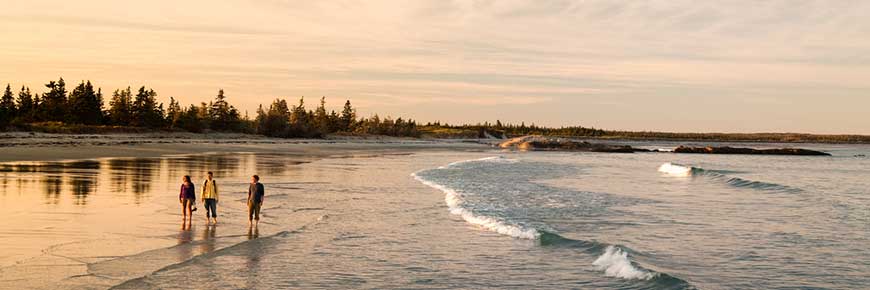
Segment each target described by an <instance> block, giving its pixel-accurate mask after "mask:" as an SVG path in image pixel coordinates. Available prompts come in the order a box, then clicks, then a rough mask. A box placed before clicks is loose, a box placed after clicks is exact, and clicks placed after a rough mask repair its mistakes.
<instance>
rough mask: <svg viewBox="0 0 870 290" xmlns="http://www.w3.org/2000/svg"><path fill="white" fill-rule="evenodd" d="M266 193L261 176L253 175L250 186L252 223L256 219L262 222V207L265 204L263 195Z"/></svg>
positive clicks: (249, 204)
mask: <svg viewBox="0 0 870 290" xmlns="http://www.w3.org/2000/svg"><path fill="white" fill-rule="evenodd" d="M264 195H265V192H264V188H263V184H262V183H260V177H259V176H257V175H254V176H252V177H251V185H250V186H249V187H248V222H249V223H251V224H252V225H253V224H254V221H257V224H259V223H260V207H262V206H263V197H264Z"/></svg>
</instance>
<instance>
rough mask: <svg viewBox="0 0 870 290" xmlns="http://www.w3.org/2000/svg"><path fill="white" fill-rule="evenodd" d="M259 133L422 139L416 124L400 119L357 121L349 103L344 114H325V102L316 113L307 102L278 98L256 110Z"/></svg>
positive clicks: (285, 135)
mask: <svg viewBox="0 0 870 290" xmlns="http://www.w3.org/2000/svg"><path fill="white" fill-rule="evenodd" d="M255 123H256V127H257V133H258V134H262V135H266V136H271V137H306V138H313V137H321V136H322V135H324V134H331V133H358V134H368V135H387V136H406V137H419V136H420V133H419V131H418V130H417V123H416V122H415V121H414V120H403V119H402V118H398V119H395V120H393V119H392V118H389V117H387V118H383V119H382V118H380V117H379V116H378V115H374V116H372V117H371V118H362V119H359V120H358V119H357V116H356V110H355V109H354V108H353V107H352V106H351V104H350V101H346V102H345V103H344V108H343V109H342V111H341V113H340V114H339V113H336V112H335V111H330V112H328V113H327V112H326V99H325V98H321V99H320V106H318V107H317V109H316V110H314V111H307V110H306V109H305V99H304V98H301V99H299V105H297V106H292V107H291V106H288V105H287V101H285V100H282V99H276V100H275V101H274V102H272V104H271V105H270V106H269V109H264V108H263V106H262V105H260V108H259V109H257V119H256V120H255Z"/></svg>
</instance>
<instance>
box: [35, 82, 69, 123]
mask: <svg viewBox="0 0 870 290" xmlns="http://www.w3.org/2000/svg"><path fill="white" fill-rule="evenodd" d="M45 87H47V88H48V90H49V91H48V92H47V93H44V94H42V102H41V103H40V104H39V112H38V114H39V115H40V116H41V119H42V120H45V121H61V122H62V121H65V120H66V119H67V117H68V116H69V114H68V113H69V111H68V110H67V96H66V93H67V91H66V83H65V82H64V81H63V78H60V79H59V80H58V81H57V82H55V81H50V82H48V84H46V85H45Z"/></svg>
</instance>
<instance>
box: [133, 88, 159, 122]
mask: <svg viewBox="0 0 870 290" xmlns="http://www.w3.org/2000/svg"><path fill="white" fill-rule="evenodd" d="M159 106H162V104H160V105H159ZM132 111H133V119H132V123H131V124H130V125H132V126H135V127H149V128H159V127H163V112H162V109H161V108H159V107H158V104H157V93H155V92H154V90H148V89H145V87H144V86H143V87H141V88H139V92H138V93H136V99H135V100H134V101H133V110H132Z"/></svg>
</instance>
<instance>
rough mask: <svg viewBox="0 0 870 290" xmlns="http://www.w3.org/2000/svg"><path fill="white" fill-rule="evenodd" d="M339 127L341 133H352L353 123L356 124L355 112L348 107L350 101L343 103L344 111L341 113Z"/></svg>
mask: <svg viewBox="0 0 870 290" xmlns="http://www.w3.org/2000/svg"><path fill="white" fill-rule="evenodd" d="M340 121H341V123H340V127H341V130H342V131H345V132H353V131H354V130H355V129H356V128H354V123H356V110H355V109H354V108H353V107H352V106H351V105H350V100H347V101H346V102H345V103H344V109H343V110H342V111H341V119H340Z"/></svg>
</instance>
